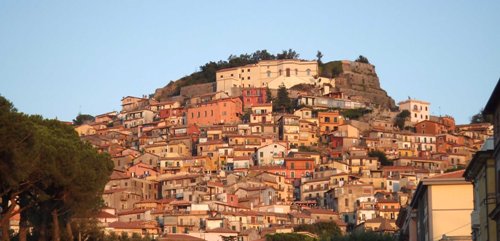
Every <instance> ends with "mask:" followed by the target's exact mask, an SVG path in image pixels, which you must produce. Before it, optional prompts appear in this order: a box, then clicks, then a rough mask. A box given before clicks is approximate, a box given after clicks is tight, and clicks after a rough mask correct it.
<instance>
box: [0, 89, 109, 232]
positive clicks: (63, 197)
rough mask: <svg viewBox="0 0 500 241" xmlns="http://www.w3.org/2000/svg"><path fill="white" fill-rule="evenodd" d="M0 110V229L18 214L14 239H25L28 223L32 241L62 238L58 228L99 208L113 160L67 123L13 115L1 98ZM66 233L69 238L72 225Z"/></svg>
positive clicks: (9, 106) (6, 226) (10, 108)
mask: <svg viewBox="0 0 500 241" xmlns="http://www.w3.org/2000/svg"><path fill="white" fill-rule="evenodd" d="M0 109H2V111H0V138H2V139H0V141H1V142H0V143H2V145H0V194H1V197H2V202H1V203H0V209H1V210H2V213H1V218H0V221H1V223H2V233H5V232H6V231H5V230H8V228H9V227H8V220H9V218H10V217H12V216H13V215H14V214H17V213H20V217H21V218H20V224H19V226H20V230H19V240H26V238H27V237H26V236H27V235H28V232H27V231H28V227H30V226H31V227H33V229H32V234H33V235H34V239H36V240H48V239H51V240H61V230H62V229H61V227H69V223H70V222H71V218H72V217H73V216H74V215H83V214H85V213H87V212H89V211H90V210H95V209H96V207H98V205H99V203H100V197H101V192H102V190H103V188H104V185H105V184H106V182H107V179H108V177H109V175H110V174H111V171H112V168H113V163H112V161H111V159H110V157H109V156H108V155H107V154H99V153H98V152H97V151H96V150H95V149H94V148H93V147H92V146H91V145H90V144H88V143H83V142H82V141H81V140H80V138H79V137H78V135H77V133H76V132H75V131H74V129H73V127H71V126H68V125H66V124H64V123H62V122H60V121H57V120H46V119H43V118H42V117H41V116H28V115H25V114H22V113H18V112H17V111H16V110H15V109H14V108H13V107H12V104H10V102H8V101H7V100H5V99H4V98H3V97H0ZM3 138H8V139H3ZM16 204H17V205H18V206H19V209H17V210H14V209H13V206H15V205H16ZM5 220H7V222H5ZM66 231H67V235H66V236H65V237H69V239H71V237H72V233H71V228H66ZM2 238H3V240H8V239H9V237H8V236H5V235H4V234H2Z"/></svg>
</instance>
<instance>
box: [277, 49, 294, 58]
mask: <svg viewBox="0 0 500 241" xmlns="http://www.w3.org/2000/svg"><path fill="white" fill-rule="evenodd" d="M276 58H277V59H298V58H299V54H298V53H297V52H295V50H292V49H288V51H287V50H283V51H282V52H281V53H280V54H277V55H276Z"/></svg>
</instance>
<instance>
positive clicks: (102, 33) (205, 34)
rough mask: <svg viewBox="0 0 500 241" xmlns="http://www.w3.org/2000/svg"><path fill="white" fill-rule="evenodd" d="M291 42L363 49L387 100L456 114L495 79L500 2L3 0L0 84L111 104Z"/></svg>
mask: <svg viewBox="0 0 500 241" xmlns="http://www.w3.org/2000/svg"><path fill="white" fill-rule="evenodd" d="M288 48H292V49H294V50H296V51H297V52H298V53H300V57H302V58H305V59H314V58H315V55H316V51H317V50H321V51H322V52H323V54H324V57H323V60H324V61H329V60H339V59H351V60H353V59H355V58H356V57H357V56H358V55H360V54H362V55H364V56H366V57H368V59H369V60H370V62H372V63H373V64H374V65H375V66H376V69H377V73H378V75H379V78H380V81H381V85H382V87H383V88H384V89H385V90H387V92H388V93H389V95H391V96H392V97H393V98H394V99H395V100H396V102H398V101H401V100H403V99H406V98H407V97H408V96H411V97H412V98H417V99H421V100H426V101H430V102H431V103H432V105H431V112H432V113H433V114H435V115H438V114H440V113H441V114H449V115H452V116H454V117H455V118H456V120H457V122H458V123H465V122H468V121H469V117H470V116H471V115H473V114H474V113H476V112H477V111H478V110H479V109H481V108H482V107H484V105H485V103H486V101H487V99H488V98H489V96H490V94H491V92H492V89H493V87H494V86H495V84H496V82H497V81H498V79H499V78H500V1H462V0H458V1H457V0H450V1H415V2H408V1H289V0H287V1H264V0H262V1H232V0H229V1H132V0H120V1H101V0H96V1H89V0H86V1H65V0H64V1H63V0H61V1H18V0H2V1H0V95H3V96H5V97H7V98H8V99H9V100H11V101H12V102H13V103H14V105H15V106H16V107H17V108H18V109H19V110H20V111H23V112H26V113H37V114H42V115H43V116H45V117H47V118H54V117H57V118H59V119H61V120H71V119H73V118H74V117H75V116H76V115H77V114H78V112H79V111H81V112H82V113H89V114H92V115H97V114H101V113H104V112H107V111H111V110H119V108H120V99H121V98H122V97H123V96H127V95H135V96H140V95H142V94H150V93H152V92H154V90H155V89H156V88H158V87H162V86H164V85H165V84H167V83H168V82H169V81H170V80H175V79H178V78H180V77H182V76H184V75H187V74H190V73H191V72H193V71H196V70H197V69H198V67H199V66H200V65H203V64H204V63H206V62H207V61H210V60H219V59H226V58H227V57H228V56H229V55H230V54H240V53H250V52H253V51H255V50H257V49H267V50H269V51H270V52H273V53H276V52H279V51H281V50H283V49H288ZM439 110H440V111H439Z"/></svg>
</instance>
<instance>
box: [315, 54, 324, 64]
mask: <svg viewBox="0 0 500 241" xmlns="http://www.w3.org/2000/svg"><path fill="white" fill-rule="evenodd" d="M321 58H323V53H321V51H319V50H318V53H316V59H317V61H318V64H319V65H321V64H323V62H322V61H321Z"/></svg>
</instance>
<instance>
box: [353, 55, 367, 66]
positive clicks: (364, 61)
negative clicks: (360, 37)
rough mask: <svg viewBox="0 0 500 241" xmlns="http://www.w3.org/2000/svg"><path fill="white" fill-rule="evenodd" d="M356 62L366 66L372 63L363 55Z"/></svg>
mask: <svg viewBox="0 0 500 241" xmlns="http://www.w3.org/2000/svg"><path fill="white" fill-rule="evenodd" d="M355 61H356V62H359V63H365V64H369V63H370V61H368V58H366V57H365V56H363V55H360V56H359V57H358V58H357V59H356V60H355Z"/></svg>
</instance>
